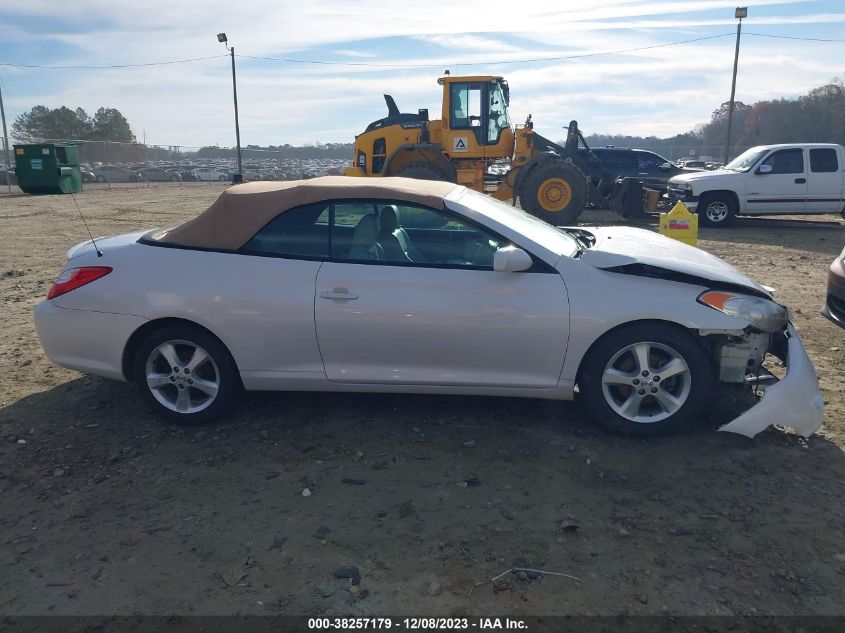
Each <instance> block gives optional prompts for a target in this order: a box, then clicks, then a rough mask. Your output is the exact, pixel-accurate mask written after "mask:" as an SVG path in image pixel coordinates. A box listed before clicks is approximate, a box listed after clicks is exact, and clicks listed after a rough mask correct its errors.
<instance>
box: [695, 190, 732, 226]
mask: <svg viewBox="0 0 845 633" xmlns="http://www.w3.org/2000/svg"><path fill="white" fill-rule="evenodd" d="M736 206H737V205H736V201H735V200H734V199H733V198H732V197H731V196H729V195H727V194H723V193H705V194H703V195H702V196H701V198H700V200H699V202H698V207H697V209H696V212H697V213H698V219H699V222H700V223H701V226H709V227H714V228H716V227H723V226H730V225H731V224H733V221H734V217H735V216H736V212H737V208H736Z"/></svg>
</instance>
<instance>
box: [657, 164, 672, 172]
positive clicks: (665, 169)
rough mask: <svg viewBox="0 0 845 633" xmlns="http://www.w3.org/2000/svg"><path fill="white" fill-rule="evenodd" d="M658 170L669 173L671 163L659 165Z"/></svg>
mask: <svg viewBox="0 0 845 633" xmlns="http://www.w3.org/2000/svg"><path fill="white" fill-rule="evenodd" d="M660 169H662V170H663V171H669V170H670V169H672V163H663V164H662V165H660Z"/></svg>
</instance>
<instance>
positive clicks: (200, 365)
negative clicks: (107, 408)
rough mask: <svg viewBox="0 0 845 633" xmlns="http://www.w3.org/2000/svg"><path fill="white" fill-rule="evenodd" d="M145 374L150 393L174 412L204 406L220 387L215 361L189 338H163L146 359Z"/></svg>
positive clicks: (187, 410) (208, 403) (182, 411)
mask: <svg viewBox="0 0 845 633" xmlns="http://www.w3.org/2000/svg"><path fill="white" fill-rule="evenodd" d="M145 374H146V379H147V388H148V389H149V390H150V393H151V394H152V396H153V397H154V398H155V399H156V400H157V401H158V402H159V403H160V404H161V405H162V406H164V407H166V408H167V409H169V410H170V411H173V412H175V413H197V412H199V411H202V410H203V409H206V408H208V407H209V406H211V404H212V403H213V402H214V400H215V399H216V398H217V393H218V391H219V390H220V371H219V369H218V367H217V363H215V362H214V359H213V358H212V357H211V355H210V354H209V353H208V352H207V351H206V350H205V349H203V348H202V347H200V346H199V345H197V344H196V343H192V342H190V341H185V340H172V341H165V342H163V343H161V344H160V345H158V346H156V347H155V348H154V349H153V351H152V352H150V355H149V357H148V358H147V362H146V372H145Z"/></svg>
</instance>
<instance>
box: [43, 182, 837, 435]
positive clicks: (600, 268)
mask: <svg viewBox="0 0 845 633" xmlns="http://www.w3.org/2000/svg"><path fill="white" fill-rule="evenodd" d="M35 322H36V326H37V329H38V335H39V337H40V339H41V343H42V345H43V347H44V350H45V351H46V353H47V355H48V356H49V357H50V358H51V359H52V360H53V362H55V363H57V364H59V365H62V366H64V367H69V368H72V369H76V370H79V371H82V372H85V373H88V374H95V375H98V376H104V377H107V378H114V379H117V380H126V381H134V382H135V383H136V384H137V385H138V387H139V389H140V392H141V393H142V394H143V397H144V398H146V400H147V401H148V402H149V404H150V405H151V406H152V408H153V409H155V410H156V411H157V412H158V413H160V414H161V415H163V416H164V417H166V418H168V419H170V420H173V421H177V422H185V423H198V422H205V421H207V420H211V419H212V418H215V417H218V416H219V415H220V414H222V413H223V412H224V411H226V410H227V409H228V408H229V407H230V406H231V405H232V404H233V403H234V402H235V401H236V399H237V396H238V395H239V393H240V391H241V390H242V389H246V390H296V391H303V390H319V391H358V392H404V393H439V394H473V395H489V396H525V397H531V398H548V399H555V400H569V399H572V398H573V397H575V395H576V394H577V395H578V397H579V399H580V400H581V401H583V403H584V405H585V406H586V408H587V410H588V411H589V412H590V413H591V415H592V416H593V417H594V418H595V419H596V420H598V421H599V422H602V423H603V424H605V425H607V426H608V427H610V428H611V429H613V430H615V431H617V432H621V433H625V434H630V435H644V436H650V435H658V434H662V433H668V432H672V431H676V430H678V429H680V428H682V427H684V426H686V425H687V424H688V423H690V422H693V421H695V420H696V419H698V418H700V417H701V413H702V410H703V409H704V408H705V405H706V404H707V402H708V400H710V399H712V393H713V390H714V388H715V387H716V385H717V383H718V382H728V383H745V384H748V385H749V387H748V388H749V389H750V388H751V386H750V385H751V384H752V382H753V383H754V384H755V385H756V386H759V385H761V384H762V383H764V382H766V383H769V382H771V380H772V377H771V376H763V378H766V379H767V380H762V379H761V374H765V370H763V368H762V361H763V358H764V356H765V355H766V353H772V354H774V355H776V356H778V357H780V358H781V359H783V360H784V361H786V362H787V363H788V370H787V374H786V377H785V378H784V379H783V380H782V381H780V382H779V383H777V384H774V385H770V386H768V387H767V388H766V393H765V396H764V397H763V398H762V400H761V401H760V402H758V403H757V404H755V405H754V406H752V407H751V408H750V409H749V410H748V411H746V412H745V413H744V414H742V415H741V416H740V417H739V418H737V419H736V420H734V421H732V422H730V423H729V424H727V425H726V426H724V427H722V429H723V430H727V431H734V432H738V433H742V434H744V435H748V436H753V435H754V434H756V433H758V432H760V431H761V430H763V429H764V428H766V427H767V426H769V425H771V424H780V425H785V426H789V427H792V428H794V429H795V430H797V431H798V432H800V433H802V434H804V435H809V434H811V433H813V432H814V431H815V430H816V429H817V428H818V427H819V426H820V425H821V423H822V417H823V411H822V399H821V395H820V393H819V389H818V381H817V378H816V375H815V372H814V370H813V367H812V364H811V363H810V360H809V358H808V357H807V354H806V352H805V350H804V347H803V345H802V343H801V341H800V339H799V337H798V334H797V333H796V331H795V329H794V328H793V327H792V325H791V324H790V323H789V319H788V314H787V310H786V309H785V308H784V307H783V306H781V305H779V304H778V303H776V302H775V301H774V300H773V299H772V295H771V294H770V293H769V292H768V291H767V290H766V289H764V288H763V287H761V286H759V285H758V284H756V283H754V282H753V281H751V280H750V279H748V278H747V277H746V276H744V275H743V274H741V273H740V272H738V271H737V270H735V269H734V268H732V267H730V266H728V265H727V264H726V263H724V262H723V261H721V260H720V259H718V258H716V257H713V256H712V255H709V254H707V253H705V252H704V251H701V250H698V249H696V248H692V247H690V246H687V245H685V244H682V243H680V242H677V241H674V240H671V239H668V238H665V237H662V236H660V235H656V234H654V233H651V232H649V231H645V230H640V229H633V228H627V227H611V228H594V227H590V228H583V227H582V228H555V227H553V226H550V225H548V224H545V223H544V222H541V221H540V220H537V219H535V218H533V217H531V216H529V215H527V214H525V213H523V212H521V211H518V210H516V209H514V208H513V207H511V206H509V205H506V204H503V203H501V202H498V201H496V200H494V199H492V198H490V197H487V196H484V195H482V194H479V193H475V192H473V191H469V190H467V189H466V188H464V187H461V186H458V185H454V184H450V183H444V182H426V181H420V180H407V179H401V178H380V179H378V180H365V179H358V178H344V177H325V178H317V179H313V180H308V181H302V182H286V183H252V184H246V185H240V186H235V187H231V188H229V189H228V190H226V191H225V192H224V193H223V194H222V195H221V196H220V198H219V199H218V200H217V201H216V202H215V203H214V204H212V205H211V207H209V208H208V210H206V211H205V212H203V213H201V214H200V215H198V216H197V217H196V218H194V219H193V220H190V221H188V222H186V223H184V224H182V225H180V226H177V227H175V228H171V229H166V230H161V229H159V230H153V231H148V232H143V233H129V234H126V235H118V236H115V237H109V238H104V239H100V240H97V242H96V246H95V245H94V244H92V242H91V241H88V242H85V243H82V244H80V245H78V246H75V247H74V248H72V249H71V250H70V251H69V252H68V262H67V263H66V265H65V267H64V269H63V270H62V271H61V274H60V275H59V277H58V279H57V281H56V283H55V285H54V286H53V288H52V289H51V290H50V293H49V295H48V297H47V300H46V301H44V302H43V303H42V304H40V305H39V306H38V307H37V308H36V310H35Z"/></svg>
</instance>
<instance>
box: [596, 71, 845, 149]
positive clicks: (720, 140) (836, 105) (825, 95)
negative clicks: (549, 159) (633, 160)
mask: <svg viewBox="0 0 845 633" xmlns="http://www.w3.org/2000/svg"><path fill="white" fill-rule="evenodd" d="M729 105H730V104H729V102H725V103H723V104H722V105H720V106H719V107H718V108H717V109H716V110H714V111H713V114H712V115H711V117H710V121H708V122H707V123H704V124H702V125H699V126H696V128H694V129H693V130H690V131H689V132H685V133H683V134H677V135H675V136H672V137H669V138H657V137H656V136H647V137H642V136H624V135H618V134H591V135H589V136H587V137H586V140H587V142H588V143H589V144H590V145H591V146H595V147H601V146H604V145H613V146H616V147H635V148H638V149H648V150H652V151H655V152H657V153H659V154H663V155H665V156H667V157H668V158H672V159H674V158H679V157H682V156H688V155H689V152H690V150H694V151H695V153H696V154H704V153H710V154H712V153H714V151H715V150H718V154H717V156H715V158H721V150H722V149H723V148H724V145H725V140H726V136H727V126H728V109H729ZM773 143H839V144H840V145H845V84H843V81H842V80H841V79H833V80H831V82H830V83H828V84H825V85H823V86H819V87H818V88H814V89H813V90H810V91H809V92H808V93H806V94H804V95H801V96H800V97H797V98H794V99H785V98H782V99H773V100H769V101H758V102H757V103H754V104H752V105H747V104H745V103H742V102H741V101H736V102H734V114H733V122H732V123H731V147H730V152H729V154H730V156H731V157H735V156H737V155H738V154H740V153H741V152H742V151H744V150H745V149H746V148H748V147H752V146H754V145H770V144H773Z"/></svg>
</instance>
